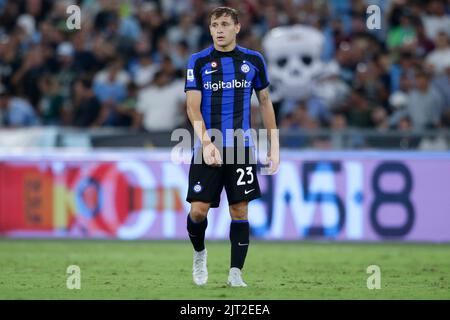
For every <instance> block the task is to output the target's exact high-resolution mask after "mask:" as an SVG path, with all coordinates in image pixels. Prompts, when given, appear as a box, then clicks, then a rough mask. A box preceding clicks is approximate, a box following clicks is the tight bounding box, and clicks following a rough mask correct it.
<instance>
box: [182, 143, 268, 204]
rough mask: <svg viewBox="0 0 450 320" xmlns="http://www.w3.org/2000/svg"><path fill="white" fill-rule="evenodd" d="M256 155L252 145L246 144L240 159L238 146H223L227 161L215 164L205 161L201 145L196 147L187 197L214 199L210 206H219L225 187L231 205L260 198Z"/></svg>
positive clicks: (202, 200) (190, 199) (223, 156)
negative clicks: (218, 165) (216, 165)
mask: <svg viewBox="0 0 450 320" xmlns="http://www.w3.org/2000/svg"><path fill="white" fill-rule="evenodd" d="M241 150H242V149H241ZM233 153H234V154H233ZM226 155H228V156H226ZM233 158H234V159H233ZM255 159H256V158H255V152H254V148H252V147H245V148H244V151H243V152H242V156H240V159H239V156H238V154H237V149H236V148H224V149H223V152H222V160H223V162H224V164H222V166H220V167H212V166H209V165H207V164H206V163H205V162H204V161H203V154H202V149H201V148H198V149H195V151H194V155H193V156H192V163H191V166H190V169H189V189H188V194H187V197H186V201H188V202H193V201H201V202H206V203H211V208H217V207H219V204H220V195H221V193H222V190H223V188H224V187H225V190H226V192H227V198H228V204H229V205H232V204H235V203H238V202H241V201H248V202H250V201H252V200H254V199H257V198H260V197H261V191H260V189H259V184H258V178H257V176H256V161H255ZM194 160H196V161H194ZM238 160H240V161H238Z"/></svg>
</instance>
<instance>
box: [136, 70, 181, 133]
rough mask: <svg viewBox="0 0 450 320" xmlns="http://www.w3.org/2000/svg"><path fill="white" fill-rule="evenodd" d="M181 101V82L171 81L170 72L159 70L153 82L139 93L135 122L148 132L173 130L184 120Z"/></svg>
mask: <svg viewBox="0 0 450 320" xmlns="http://www.w3.org/2000/svg"><path fill="white" fill-rule="evenodd" d="M183 101H184V91H183V82H182V81H173V80H172V79H171V74H168V73H166V72H164V71H161V70H160V71H158V72H157V73H156V74H155V79H154V81H153V84H152V85H150V86H149V87H147V88H145V89H143V90H141V92H140V94H139V97H138V99H137V111H138V113H137V115H136V117H137V119H136V120H135V121H136V122H135V123H137V124H138V125H140V126H143V127H144V128H145V129H146V130H147V131H150V132H151V131H168V130H173V129H175V128H176V127H177V126H178V125H180V124H182V123H183V122H184V120H185V117H184V114H185V113H184V112H183V111H182V110H183V109H182V107H183V106H184V104H183V103H182V102H183Z"/></svg>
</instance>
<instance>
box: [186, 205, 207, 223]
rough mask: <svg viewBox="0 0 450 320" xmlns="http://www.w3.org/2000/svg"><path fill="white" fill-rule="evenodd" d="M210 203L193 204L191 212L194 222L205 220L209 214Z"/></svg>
mask: <svg viewBox="0 0 450 320" xmlns="http://www.w3.org/2000/svg"><path fill="white" fill-rule="evenodd" d="M208 209H209V205H193V206H192V207H191V211H190V212H189V214H190V216H191V219H192V220H193V221H194V222H201V221H203V220H205V218H206V215H207V214H208Z"/></svg>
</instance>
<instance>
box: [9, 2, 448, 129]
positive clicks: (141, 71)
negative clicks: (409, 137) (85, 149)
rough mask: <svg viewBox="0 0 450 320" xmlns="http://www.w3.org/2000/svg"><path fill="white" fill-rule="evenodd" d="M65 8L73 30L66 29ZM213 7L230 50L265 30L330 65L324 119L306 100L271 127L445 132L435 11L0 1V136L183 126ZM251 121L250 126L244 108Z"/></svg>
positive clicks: (389, 6)
mask: <svg viewBox="0 0 450 320" xmlns="http://www.w3.org/2000/svg"><path fill="white" fill-rule="evenodd" d="M71 4H76V5H78V6H79V7H80V8H81V28H80V29H79V30H78V29H75V30H71V29H70V28H69V27H68V24H67V19H68V18H69V17H70V13H67V11H66V10H67V7H68V6H70V5H71ZM370 4H376V5H378V6H379V7H380V8H381V17H382V23H381V29H380V30H369V29H368V28H367V26H366V19H367V17H368V15H367V13H366V9H367V7H368V5H370ZM220 5H227V6H231V7H234V8H237V9H238V10H239V12H240V22H241V24H242V32H241V33H240V34H239V37H238V43H239V44H240V45H241V46H244V47H248V48H251V49H254V50H258V51H261V52H263V50H262V45H261V43H262V38H263V37H264V35H265V34H266V33H267V32H268V31H269V30H270V29H272V28H275V27H277V26H284V25H295V24H305V25H310V26H314V27H316V28H318V29H320V30H321V31H322V32H323V34H324V35H325V38H326V45H325V48H324V49H325V50H324V54H323V59H325V60H333V61H335V62H336V63H337V65H338V67H339V74H338V75H339V79H340V80H341V81H342V83H343V84H344V86H345V88H346V90H343V92H344V96H343V98H342V99H341V100H340V101H339V103H337V104H334V105H333V107H332V108H331V107H330V108H329V114H328V116H327V117H322V116H320V114H317V113H315V112H313V110H314V103H315V97H313V96H311V97H307V98H304V99H302V100H298V101H290V102H289V105H290V106H289V107H286V102H285V101H280V102H277V103H276V104H275V108H276V115H277V122H278V124H279V126H280V127H281V128H298V129H317V128H331V129H333V130H341V129H345V128H347V127H358V128H374V129H376V130H402V131H408V130H413V129H429V128H442V127H444V128H448V127H450V41H449V39H450V1H445V0H431V1H419V0H391V1H389V0H378V1H377V0H366V1H364V0H330V1H325V0H315V1H313V0H262V1H256V0H244V1H237V0H236V1H233V0H230V1H200V0H160V1H144V0H129V1H126V0H122V1H120V0H103V1H102V0H100V1H93V0H79V1H65V0H61V1H56V0H55V1H50V0H22V1H12V0H0V127H22V126H32V125H53V126H75V127H114V126H117V127H130V128H136V129H143V130H147V131H150V132H151V131H166V130H172V129H174V128H176V127H180V126H186V125H187V118H186V115H185V114H186V112H185V111H184V108H185V95H184V91H183V87H184V76H185V67H186V65H187V60H188V59H189V56H190V55H191V54H192V53H194V52H197V51H199V50H201V49H203V48H205V47H207V46H209V45H211V44H212V41H211V37H210V35H209V30H208V21H207V15H208V13H209V11H210V10H211V9H212V8H215V7H217V6H220ZM263 54H264V52H263ZM269 77H270V74H269ZM253 112H254V114H255V116H253V117H252V121H254V122H255V123H254V125H255V126H258V125H259V123H258V122H260V121H261V119H260V117H258V110H257V103H256V102H255V103H254V110H253Z"/></svg>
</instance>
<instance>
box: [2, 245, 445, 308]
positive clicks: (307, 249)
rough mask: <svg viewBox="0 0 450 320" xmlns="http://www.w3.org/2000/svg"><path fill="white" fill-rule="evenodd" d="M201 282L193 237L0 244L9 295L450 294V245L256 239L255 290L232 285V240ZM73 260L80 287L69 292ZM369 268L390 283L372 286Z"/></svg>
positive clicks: (249, 273) (251, 265)
mask: <svg viewBox="0 0 450 320" xmlns="http://www.w3.org/2000/svg"><path fill="white" fill-rule="evenodd" d="M207 248H208V269H209V281H208V284H207V285H206V286H204V287H197V286H195V285H194V284H193V283H192V277H191V268H192V248H191V245H190V243H189V242H188V241H184V242H183V241H101V240H95V241H87V240H7V239H2V240H0V299H229V300H233V299H255V300H260V299H261V300H264V299H271V300H274V299H275V300H276V299H450V245H449V244H402V243H377V244H369V243H323V242H320V243H319V242H262V241H252V243H251V246H250V248H249V253H248V256H247V261H246V265H245V268H244V280H245V281H246V282H247V284H248V285H249V287H247V288H228V287H227V286H226V280H227V275H228V266H229V259H230V251H229V243H228V242H226V241H223V242H213V241H207ZM69 265H77V266H79V267H80V269H81V289H80V290H76V289H74V290H69V289H67V287H66V280H67V278H68V277H69V274H67V273H66V270H67V267H68V266H69ZM369 265H378V266H379V267H380V269H381V289H378V290H376V289H374V290H369V289H367V285H366V284H367V278H368V277H369V276H370V274H368V273H366V270H367V267H368V266H369Z"/></svg>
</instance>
